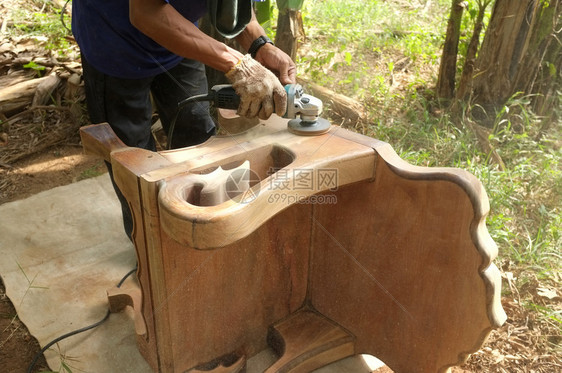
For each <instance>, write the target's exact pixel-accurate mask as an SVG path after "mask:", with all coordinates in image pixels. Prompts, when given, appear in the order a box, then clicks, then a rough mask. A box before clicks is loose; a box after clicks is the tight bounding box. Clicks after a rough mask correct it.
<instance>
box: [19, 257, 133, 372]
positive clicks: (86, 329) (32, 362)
mask: <svg viewBox="0 0 562 373" xmlns="http://www.w3.org/2000/svg"><path fill="white" fill-rule="evenodd" d="M136 271H137V267H135V268H133V269H132V270H130V271H129V272H128V273H127V274H126V275H125V276H123V278H122V279H121V281H119V283H118V284H117V287H118V288H120V287H121V285H123V282H125V280H126V279H127V278H128V277H129V276H130V275H132V274H133V273H135V272H136ZM110 313H111V312H110V311H109V309H108V310H107V313H106V314H105V316H104V317H103V319H101V320H100V321H98V322H96V323H94V324H92V325H88V326H85V327H83V328H80V329H77V330H74V331H72V332H69V333H66V334H63V335H61V336H60V337H57V338H55V339H53V340H52V341H51V342H49V343H47V344H46V345H45V347H43V348H42V349H41V351H39V352H38V353H36V354H35V356H34V357H33V360H32V361H31V364H29V367H28V368H27V373H32V372H33V368H34V367H35V364H37V360H39V358H40V357H41V355H43V354H44V353H45V351H47V350H48V349H49V348H51V346H52V345H54V344H55V343H58V342H60V341H62V340H63V339H66V338H68V337H71V336H73V335H76V334H79V333H82V332H85V331H88V330H90V329H94V328H95V327H98V326H100V325H101V324H103V323H104V322H105V321H106V320H107V319H108V318H109V314H110Z"/></svg>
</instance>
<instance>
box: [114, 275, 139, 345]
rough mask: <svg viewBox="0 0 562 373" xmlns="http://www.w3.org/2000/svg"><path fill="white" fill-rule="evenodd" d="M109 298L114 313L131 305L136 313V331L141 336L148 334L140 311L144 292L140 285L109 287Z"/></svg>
mask: <svg viewBox="0 0 562 373" xmlns="http://www.w3.org/2000/svg"><path fill="white" fill-rule="evenodd" d="M107 299H108V300H109V311H110V312H112V313H116V312H122V311H123V310H124V309H125V307H127V306H130V307H131V308H132V309H133V311H134V314H135V316H134V321H135V332H136V333H137V334H138V335H140V336H142V335H145V334H146V324H145V322H144V318H143V316H142V314H141V312H140V310H141V304H142V303H141V299H142V294H141V290H140V288H139V287H138V286H137V287H131V288H127V289H123V288H117V287H115V288H112V289H109V290H107Z"/></svg>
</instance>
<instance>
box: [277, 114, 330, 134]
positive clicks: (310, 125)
mask: <svg viewBox="0 0 562 373" xmlns="http://www.w3.org/2000/svg"><path fill="white" fill-rule="evenodd" d="M330 127H331V125H330V122H328V121H327V120H326V119H324V118H318V119H316V120H315V121H314V122H307V121H303V120H302V119H300V118H296V119H291V120H290V121H289V124H288V125H287V129H288V130H289V132H291V133H294V134H295V135H299V136H317V135H322V134H324V133H326V132H328V131H329V130H330Z"/></svg>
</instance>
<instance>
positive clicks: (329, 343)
mask: <svg viewBox="0 0 562 373" xmlns="http://www.w3.org/2000/svg"><path fill="white" fill-rule="evenodd" d="M268 342H269V344H270V346H271V347H272V348H273V350H274V351H275V352H276V353H277V355H279V356H280V358H279V360H277V362H276V363H275V364H273V365H272V366H271V367H269V368H268V369H267V370H266V371H265V373H288V372H291V373H309V372H311V371H313V370H314V369H318V368H320V367H323V366H325V365H328V364H330V363H333V362H334V361H337V360H340V359H343V358H345V357H348V356H351V355H354V354H355V337H354V336H352V335H351V334H349V333H348V332H347V331H345V330H344V329H343V328H341V327H340V326H338V325H336V324H335V323H333V322H332V321H330V320H328V319H327V318H325V317H324V316H322V315H320V314H318V313H316V312H314V311H310V310H302V311H299V312H296V313H295V314H293V315H291V316H289V318H287V319H285V320H283V321H281V322H279V323H278V324H276V325H274V326H273V327H272V328H271V330H270V333H269V336H268Z"/></svg>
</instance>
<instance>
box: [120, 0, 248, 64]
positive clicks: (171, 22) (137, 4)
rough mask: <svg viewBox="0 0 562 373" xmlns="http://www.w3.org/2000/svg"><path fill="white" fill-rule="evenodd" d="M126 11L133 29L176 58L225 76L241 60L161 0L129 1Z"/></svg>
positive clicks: (239, 55)
mask: <svg viewBox="0 0 562 373" xmlns="http://www.w3.org/2000/svg"><path fill="white" fill-rule="evenodd" d="M129 9H130V10H129V18H130V21H131V23H132V24H133V26H135V27H136V28H137V29H138V30H139V31H141V32H142V33H143V34H145V35H147V36H148V37H150V38H151V39H152V40H154V41H155V42H157V43H158V44H160V45H162V46H163V47H164V48H166V49H168V50H169V51H171V52H172V53H175V54H177V55H179V56H182V57H186V58H190V59H194V60H197V61H200V62H202V63H204V64H205V65H208V66H210V67H212V68H214V69H216V70H219V71H222V72H224V73H226V72H228V71H230V70H231V69H232V68H233V67H234V66H235V65H236V64H237V63H238V61H240V59H242V57H243V54H242V53H240V52H238V51H237V50H235V49H233V48H230V47H228V46H227V45H225V44H223V43H221V42H219V41H217V40H215V39H213V38H212V37H210V36H208V35H205V33H203V32H202V31H201V30H199V28H197V26H195V25H194V24H193V23H192V22H190V21H189V20H187V19H185V18H184V17H183V16H182V15H181V14H179V13H178V12H177V11H176V10H175V9H174V7H172V6H171V5H170V4H168V3H166V2H165V1H163V0H129ZM256 23H257V22H256ZM258 26H259V24H258ZM250 43H251V41H250Z"/></svg>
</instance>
